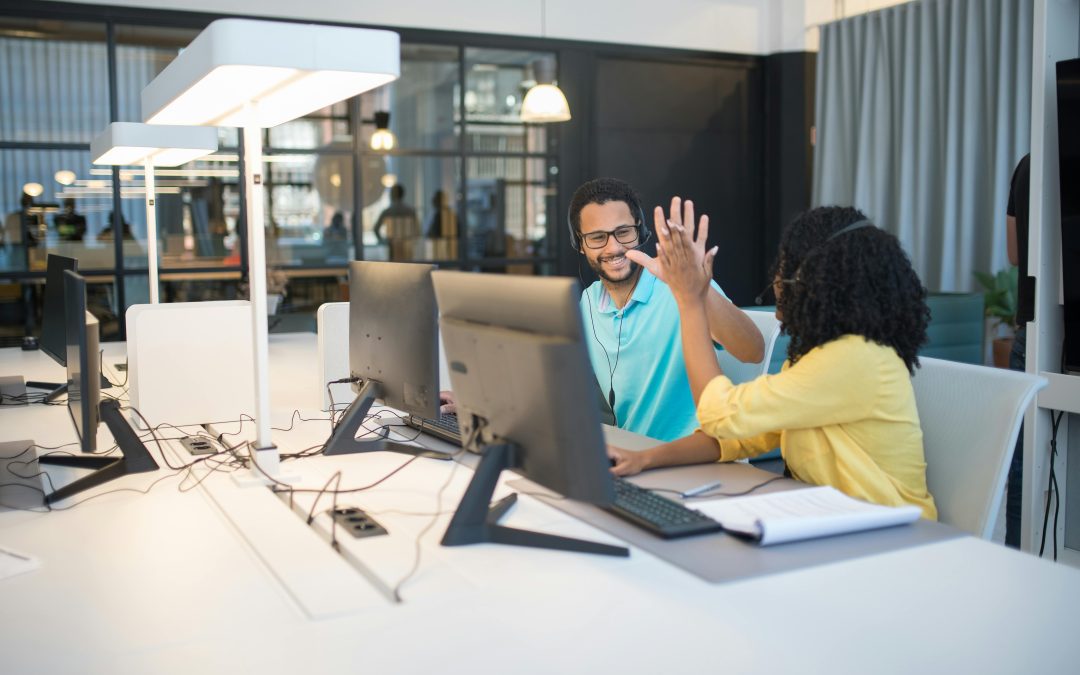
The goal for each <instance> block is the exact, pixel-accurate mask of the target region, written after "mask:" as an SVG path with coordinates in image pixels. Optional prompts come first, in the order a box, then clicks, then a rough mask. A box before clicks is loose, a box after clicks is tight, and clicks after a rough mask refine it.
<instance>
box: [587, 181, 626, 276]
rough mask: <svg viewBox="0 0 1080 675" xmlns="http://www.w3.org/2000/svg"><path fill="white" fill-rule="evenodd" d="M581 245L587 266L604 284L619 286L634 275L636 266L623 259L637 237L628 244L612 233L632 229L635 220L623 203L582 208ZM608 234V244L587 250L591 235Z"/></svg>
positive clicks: (616, 202)
mask: <svg viewBox="0 0 1080 675" xmlns="http://www.w3.org/2000/svg"><path fill="white" fill-rule="evenodd" d="M580 223H581V237H582V239H581V243H582V248H583V249H584V253H585V260H586V261H588V263H589V267H591V268H592V269H593V271H595V272H596V274H597V275H599V277H600V278H601V279H603V280H604V281H607V282H610V283H613V284H620V283H622V282H624V281H626V280H628V279H630V278H631V276H632V275H633V274H634V272H635V271H637V269H638V265H637V263H634V262H631V261H630V260H629V259H628V258H627V257H626V252H627V251H629V250H632V249H633V248H634V247H635V246H637V245H638V240H637V237H636V236H635V238H634V240H633V241H630V242H628V243H625V244H623V243H620V242H619V241H618V240H617V239H616V238H615V237H614V236H613V235H611V233H612V232H614V231H615V230H617V229H618V228H620V227H626V226H631V227H634V228H635V232H636V226H637V221H636V220H635V219H634V215H633V214H632V213H631V212H630V206H629V205H628V204H627V203H626V202H619V201H612V202H605V203H603V204H588V205H586V206H585V208H583V209H581V215H580ZM598 232H607V233H608V234H609V236H608V237H607V243H605V244H604V245H603V246H602V247H600V248H590V247H589V242H588V241H587V240H586V239H587V237H588V236H589V234H590V233H598Z"/></svg>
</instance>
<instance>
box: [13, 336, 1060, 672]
mask: <svg viewBox="0 0 1080 675" xmlns="http://www.w3.org/2000/svg"><path fill="white" fill-rule="evenodd" d="M116 348H117V347H116V346H115V345H108V346H107V350H108V351H107V354H106V363H107V364H109V363H111V362H112V361H111V359H112V358H113V357H114V355H115V353H116V352H115V351H114V350H115V349H116ZM270 358H271V368H272V391H273V393H272V399H273V404H274V409H275V411H276V412H275V426H280V422H283V421H284V420H285V419H287V418H288V416H289V413H290V412H291V410H292V409H293V408H296V407H300V408H302V409H303V408H306V409H309V410H310V409H311V408H314V407H317V405H318V401H319V392H318V391H317V390H316V387H315V385H314V384H313V383H312V380H313V378H312V377H311V376H310V370H309V369H314V368H315V367H316V364H315V359H316V354H315V337H314V336H313V335H305V336H271V345H270ZM15 373H21V374H23V375H24V377H27V378H28V379H50V378H51V379H62V378H61V377H60V375H59V370H58V369H57V367H56V366H55V365H51V364H50V362H48V361H47V358H46V357H44V356H43V355H40V354H24V353H22V352H19V351H16V350H0V375H9V374H15ZM109 375H110V377H112V376H113V375H114V373H110V374H109ZM66 416H67V412H66V410H65V409H64V408H63V407H46V406H33V407H31V408H7V407H5V408H2V409H0V440H13V439H15V438H23V437H32V438H34V439H35V440H36V441H38V442H39V443H42V444H58V443H61V442H69V441H71V440H73V439H74V431H73V430H72V429H71V427H70V423H69V421H68V420H67V417H66ZM248 426H250V425H248ZM316 427H318V428H316ZM325 430H326V426H325V423H315V422H312V423H306V424H303V425H299V426H298V427H297V428H296V429H294V431H292V432H289V433H279V432H275V439H276V441H277V442H279V443H280V444H281V446H282V447H283V449H285V450H286V451H287V450H288V449H290V448H296V447H300V444H303V443H305V442H307V441H308V440H309V439H312V438H319V437H321V436H323V435H325ZM104 433H107V432H104ZM150 447H151V451H152V452H153V453H154V454H155V456H157V450H156V449H155V448H154V447H153V445H151V446H150ZM406 459H407V457H404V456H402V455H388V454H383V453H379V454H373V455H366V456H357V455H353V456H346V457H335V458H325V457H320V458H313V459H305V460H300V461H296V462H290V463H287V464H286V466H288V465H289V464H291V465H292V466H293V468H295V470H297V471H299V472H300V473H301V474H302V476H303V479H304V483H305V485H311V486H313V487H316V488H318V487H321V486H322V484H323V483H324V482H325V480H326V479H327V478H328V477H329V476H330V475H332V474H333V473H334V472H335V471H338V470H340V471H342V473H343V477H342V485H343V486H355V485H360V484H364V483H366V482H368V481H370V480H371V479H373V478H376V477H379V476H381V475H383V474H384V473H385V472H386V469H387V468H389V467H393V466H397V465H399V464H400V463H402V462H404V461H405V460H406ZM170 461H173V460H170ZM448 464H449V463H446V462H438V461H436V460H417V462H415V463H414V464H412V465H410V466H409V467H407V468H406V469H404V470H403V471H401V472H400V473H399V474H397V475H396V476H394V477H393V478H391V479H390V480H388V481H386V483H384V484H383V485H381V486H380V487H379V488H377V489H373V490H371V491H370V492H366V493H359V494H357V495H355V496H354V497H342V498H341V500H340V503H359V504H362V505H364V506H365V507H366V508H369V509H371V510H374V511H381V510H382V509H385V508H390V507H396V508H399V509H409V510H413V511H417V512H430V511H432V510H434V502H435V492H436V491H437V489H438V488H439V486H441V485H442V484H443V482H445V477H446V475H447V473H448V472H449V471H450V467H449V465H448ZM455 474H456V475H455V476H454V479H453V480H452V482H451V484H450V487H448V488H447V490H446V492H445V494H444V498H443V509H444V510H445V511H449V509H450V508H452V506H453V505H455V504H456V503H457V500H458V498H459V497H460V494H461V491H462V490H463V489H464V485H465V483H466V482H467V479H468V471H467V470H466V469H463V468H460V467H459V468H457V469H456V472H455ZM162 475H165V474H164V473H163V472H159V473H158V474H140V475H135V476H128V477H125V478H122V479H120V480H119V481H115V482H114V483H112V484H109V485H107V486H103V487H102V488H99V490H100V491H106V490H112V489H115V488H117V487H140V486H145V485H148V484H149V483H150V482H152V481H153V480H156V479H157V478H160V477H161V476H162ZM207 482H208V483H210V482H213V489H212V490H204V489H202V488H199V489H195V490H193V491H190V492H187V493H180V492H179V491H177V490H176V484H177V479H175V478H173V479H169V480H166V481H163V482H162V483H160V484H159V485H158V486H157V487H155V488H154V489H153V490H151V491H150V492H149V494H146V495H142V494H138V493H136V492H117V493H113V494H109V495H106V496H103V497H100V498H97V499H93V500H91V501H88V502H86V503H84V504H81V505H79V506H77V507H76V508H73V509H72V510H70V511H64V512H58V513H49V514H36V513H27V512H11V511H8V512H0V544H4V545H7V546H10V547H12V548H15V549H19V550H23V551H25V552H28V553H31V554H34V555H37V556H39V557H40V558H41V559H42V567H41V569H39V570H37V571H35V572H31V573H28V574H24V575H21V576H17V577H12V578H9V579H5V580H0V663H2V664H3V666H2V670H3V671H4V672H12V673H23V672H50V673H55V672H86V671H91V672H109V673H117V672H119V673H127V672H130V673H146V672H155V673H163V672H165V673H171V672H176V673H190V672H227V671H236V670H242V671H244V672H254V671H260V672H273V673H295V672H328V671H331V670H333V669H340V670H342V671H344V672H357V671H363V672H369V673H393V672H418V673H419V672H423V673H440V674H441V673H459V672H460V673H466V672H468V673H477V672H490V671H496V670H499V671H509V672H525V673H533V672H535V673H551V672H607V671H610V670H613V669H615V668H622V669H623V670H626V671H629V672H640V673H657V672H680V671H682V672H692V671H703V672H716V671H727V672H739V673H742V672H768V673H776V672H792V671H798V672H807V671H811V672H833V673H845V672H851V673H867V672H874V673H892V672H896V673H908V672H912V671H929V672H980V673H981V672H1002V673H1018V672H1040V673H1043V672H1047V673H1049V672H1076V670H1077V666H1078V664H1080V642H1078V641H1077V640H1076V639H1075V629H1074V626H1075V621H1076V615H1077V612H1078V611H1080V572H1077V571H1076V570H1073V569H1070V568H1066V567H1063V566H1056V565H1053V564H1051V563H1049V562H1045V561H1041V560H1037V559H1035V558H1034V557H1031V556H1029V555H1024V554H1020V553H1016V552H1014V551H1011V550H1007V549H1005V548H1002V547H1000V546H997V545H994V544H990V543H987V542H983V541H980V540H977V539H974V538H962V539H956V540H951V541H947V542H943V543H940V544H934V545H930V546H924V547H919V548H915V549H909V550H905V551H901V552H895V553H889V554H884V555H880V556H874V557H870V558H863V559H859V560H854V561H848V562H844V563H839V564H834V565H828V566H823V567H816V568H812V569H807V570H803V571H799V572H793V573H788V574H782V575H775V576H770V577H759V578H756V579H753V580H749V581H744V582H738V583H731V584H721V585H710V584H706V583H703V582H701V581H699V580H698V579H697V578H696V577H693V576H691V575H689V574H686V573H684V572H682V571H681V570H679V569H677V568H675V567H672V566H670V565H668V564H667V563H664V562H663V561H661V560H659V559H657V558H655V557H653V556H651V555H649V554H646V553H643V552H641V551H637V550H635V551H633V552H632V555H631V557H630V558H629V559H618V558H612V559H608V558H601V557H595V556H585V555H580V554H570V553H562V552H556V551H543V550H531V549H521V548H515V547H507V546H503V547H500V546H493V545H481V546H471V547H462V548H443V547H440V546H439V545H438V540H439V538H441V536H442V532H443V530H444V529H445V523H446V521H447V519H448V517H449V515H448V513H447V514H446V515H444V516H442V517H441V518H440V522H438V523H437V524H436V525H435V526H434V527H432V528H430V529H429V530H428V532H427V534H426V535H425V536H424V538H423V539H422V541H421V548H422V551H423V557H422V562H421V566H420V569H419V572H418V573H417V574H416V575H415V577H414V578H413V579H412V581H411V582H410V583H409V584H408V585H406V586H405V588H404V590H403V592H402V595H403V598H404V602H403V603H401V604H395V603H392V602H391V601H389V600H388V599H387V597H386V596H385V595H384V594H383V593H382V592H380V591H379V590H377V589H376V587H375V585H373V584H370V583H366V582H365V583H360V584H356V585H355V586H352V587H350V591H349V593H350V597H349V598H348V600H349V602H350V603H351V604H352V605H354V606H355V609H354V610H353V611H350V612H348V613H345V614H343V615H340V616H336V617H334V618H326V619H321V620H312V619H310V618H308V617H307V615H306V614H305V610H304V609H303V608H302V607H301V605H300V603H298V602H297V601H296V597H295V596H294V595H293V594H292V593H291V592H290V591H289V590H288V589H287V588H286V587H285V586H284V585H283V584H282V583H281V581H280V579H279V577H278V576H276V575H275V573H274V572H273V571H272V569H271V567H272V566H270V565H268V564H266V562H265V560H264V559H263V558H261V557H260V554H259V553H258V552H257V551H256V550H255V549H254V548H253V547H252V546H251V545H249V543H248V540H247V539H245V538H244V537H242V536H240V534H239V533H238V532H237V530H236V529H235V527H234V526H233V525H232V521H231V520H230V519H229V518H228V517H226V516H225V515H224V514H223V513H222V511H221V509H220V508H219V505H218V504H219V503H218V501H215V499H217V498H218V497H221V495H224V497H221V498H224V499H232V500H235V503H237V504H242V503H244V502H249V503H254V502H256V501H258V500H265V498H266V492H265V491H263V490H260V489H254V490H253V489H247V490H245V489H241V488H237V487H235V486H233V485H232V482H231V480H230V479H229V478H228V477H227V476H223V475H215V476H211V477H210V478H209V479H208V481H207ZM212 493H213V494H216V495H218V497H213V494H212ZM274 499H276V498H274ZM324 499H325V498H324ZM298 500H299V498H298ZM308 503H310V502H308ZM323 503H324V504H325V506H329V502H328V501H324V502H323ZM265 518H266V520H267V526H268V527H271V528H279V529H280V531H281V532H282V537H286V536H292V535H290V534H289V533H291V532H294V530H295V526H296V523H298V522H299V523H301V524H302V521H301V520H300V519H299V518H297V517H296V516H294V515H293V514H292V513H290V512H289V511H288V509H287V508H273V507H267V508H266V513H265ZM377 518H378V519H379V520H380V521H381V522H383V523H384V524H386V525H387V526H388V527H389V528H390V530H391V535H390V536H388V537H380V538H372V539H368V540H356V541H355V542H352V541H350V542H344V541H343V545H344V546H345V547H346V549H347V550H348V551H352V552H356V553H357V554H358V555H360V554H362V555H363V556H365V560H364V561H363V562H364V564H365V565H367V566H368V567H369V568H370V569H371V570H374V571H375V573H377V574H383V575H390V576H396V575H392V572H393V571H395V570H399V571H400V574H402V575H403V574H404V573H405V572H406V571H407V569H408V567H410V566H411V563H412V551H413V549H414V541H415V536H416V533H418V532H419V531H420V530H421V529H422V528H423V527H424V526H425V525H427V523H428V521H429V520H430V517H429V516H409V515H402V514H392V513H386V514H380V515H378V516H377ZM508 524H511V525H517V526H522V527H535V528H543V529H545V531H550V532H557V533H560V534H569V535H571V536H578V537H587V538H591V539H596V540H602V541H610V540H611V539H610V537H607V535H605V534H604V533H602V532H599V531H597V530H594V529H593V528H591V527H590V526H588V525H585V524H583V523H580V522H577V521H575V520H573V519H571V518H570V517H568V516H566V515H564V514H562V513H560V512H558V511H556V510H554V509H551V508H549V507H547V506H546V505H544V504H541V503H539V502H538V501H536V500H535V499H532V498H530V497H527V496H526V497H522V498H521V499H520V500H519V504H518V505H517V506H515V507H514V510H513V511H511V513H510V514H509V516H508ZM347 536H348V535H345V536H344V537H342V539H343V540H344V539H345V537H347ZM379 540H381V541H379ZM356 542H359V543H356ZM365 544H367V545H365ZM326 548H327V547H325V545H323V544H322V543H321V542H320V541H319V540H318V537H317V536H312V537H310V538H309V540H307V541H306V542H305V543H304V544H303V545H302V546H300V548H299V550H296V551H295V553H296V556H297V557H298V559H300V560H302V561H303V560H317V559H318V560H321V559H323V557H324V556H325V553H326ZM319 582H320V580H319V578H316V579H314V580H313V582H312V583H314V584H316V585H317V584H318V583H319ZM331 590H332V589H331Z"/></svg>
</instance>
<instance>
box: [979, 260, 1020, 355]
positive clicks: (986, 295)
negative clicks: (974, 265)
mask: <svg viewBox="0 0 1080 675" xmlns="http://www.w3.org/2000/svg"><path fill="white" fill-rule="evenodd" d="M1017 274H1018V272H1017V268H1015V267H1012V266H1011V265H1010V266H1009V267H1006V268H1005V269H1001V270H998V272H997V274H995V275H992V276H991V275H989V274H987V273H985V272H975V278H976V279H978V280H979V285H980V286H982V288H983V312H984V315H985V316H986V318H987V321H988V322H989V323H990V335H991V337H992V340H993V343H992V344H993V360H994V361H993V362H994V366H996V367H998V368H1008V367H1009V352H1010V351H1012V342H1013V335H1014V334H1015V333H1016V284H1017Z"/></svg>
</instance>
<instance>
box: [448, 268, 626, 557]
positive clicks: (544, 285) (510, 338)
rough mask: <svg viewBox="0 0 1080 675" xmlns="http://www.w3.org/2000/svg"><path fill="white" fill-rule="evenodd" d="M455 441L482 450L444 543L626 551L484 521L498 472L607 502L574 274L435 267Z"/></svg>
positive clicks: (609, 487)
mask: <svg viewBox="0 0 1080 675" xmlns="http://www.w3.org/2000/svg"><path fill="white" fill-rule="evenodd" d="M432 279H433V281H434V284H435V294H436V297H437V298H438V301H439V308H440V312H441V315H442V318H441V320H440V325H441V330H442V336H443V345H444V347H445V349H446V358H447V363H448V366H449V372H450V380H451V383H452V385H453V390H454V395H455V397H456V399H457V407H458V424H459V426H460V427H461V435H462V439H463V441H464V443H465V444H466V446H467V447H469V448H470V449H472V450H476V451H480V452H482V453H483V455H484V458H483V459H482V460H481V463H480V466H479V467H478V468H477V471H476V474H475V475H474V478H473V481H472V483H471V484H470V486H469V489H468V491H467V492H466V495H465V497H464V498H463V499H462V502H461V504H460V506H459V507H458V511H457V513H456V514H455V516H454V518H453V520H452V522H451V525H450V527H449V528H448V529H447V532H446V535H445V536H444V538H443V544H445V545H449V546H453V545H461V544H469V543H477V542H480V541H493V542H499V543H508V544H516V545H524V546H540V547H546V548H558V549H563V550H576V551H586V552H591V553H605V554H612V555H625V552H626V549H624V548H621V547H612V546H606V545H602V544H596V543H593V542H582V541H578V540H572V539H565V538H562V537H553V536H551V535H545V534H541V533H536V532H524V531H521V530H514V529H511V528H506V527H503V526H501V525H495V524H493V521H492V519H491V518H490V516H489V510H488V504H489V502H490V498H491V493H492V491H493V490H494V488H495V484H496V482H497V480H498V477H499V474H500V473H501V472H502V470H503V469H516V470H519V471H521V473H523V474H524V475H525V476H526V477H528V478H529V479H530V480H533V481H535V482H537V483H539V484H541V485H543V486H545V487H547V488H550V489H552V490H555V491H557V492H559V493H561V494H563V495H565V496H566V497H569V498H572V499H579V500H582V501H587V502H591V503H594V504H598V505H608V504H611V503H612V502H613V501H614V498H615V494H614V487H613V484H612V477H611V473H610V462H609V460H608V458H607V454H606V452H605V446H604V436H603V432H602V429H601V426H600V407H599V405H598V401H597V398H596V384H595V377H594V375H593V370H592V367H591V366H590V364H589V357H588V353H587V352H586V350H585V345H584V342H583V335H584V331H583V330H582V325H581V310H580V309H579V305H578V301H579V298H580V291H579V289H578V285H577V282H576V281H574V280H573V279H568V278H558V277H515V276H504V275H489V274H474V273H467V272H434V273H433V274H432Z"/></svg>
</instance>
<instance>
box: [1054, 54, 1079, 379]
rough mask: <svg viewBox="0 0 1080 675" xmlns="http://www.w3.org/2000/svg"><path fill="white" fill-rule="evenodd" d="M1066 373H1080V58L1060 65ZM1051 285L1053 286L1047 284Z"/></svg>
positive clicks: (1058, 93)
mask: <svg viewBox="0 0 1080 675" xmlns="http://www.w3.org/2000/svg"><path fill="white" fill-rule="evenodd" d="M1057 108H1058V109H1057V115H1058V180H1059V181H1060V190H1059V198H1060V201H1061V284H1062V295H1063V300H1064V305H1065V306H1064V324H1063V329H1064V333H1065V335H1064V341H1065V344H1064V347H1063V349H1064V353H1063V354H1062V362H1063V364H1064V366H1065V368H1064V372H1066V373H1069V374H1072V375H1078V374H1080V196H1078V195H1077V189H1076V186H1077V182H1078V181H1080V59H1069V60H1067V61H1058V63H1057ZM1046 285H1047V286H1050V284H1049V283H1047V284H1046Z"/></svg>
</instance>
